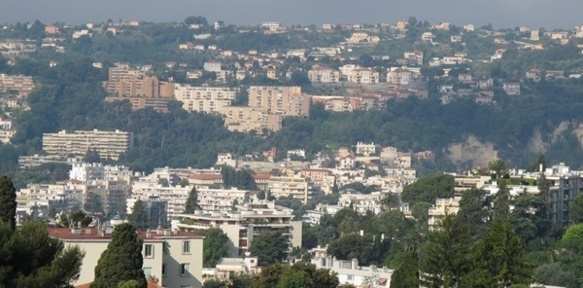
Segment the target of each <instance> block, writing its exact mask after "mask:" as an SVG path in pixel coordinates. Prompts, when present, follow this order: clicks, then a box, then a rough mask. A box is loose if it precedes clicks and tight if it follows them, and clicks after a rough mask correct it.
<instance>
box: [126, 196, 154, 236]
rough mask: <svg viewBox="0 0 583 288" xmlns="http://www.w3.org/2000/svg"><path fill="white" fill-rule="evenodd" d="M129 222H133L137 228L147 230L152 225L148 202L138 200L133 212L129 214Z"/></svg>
mask: <svg viewBox="0 0 583 288" xmlns="http://www.w3.org/2000/svg"><path fill="white" fill-rule="evenodd" d="M128 222H129V223H130V224H132V225H133V226H134V227H135V228H136V229H137V230H146V229H148V228H157V227H150V221H149V219H148V212H146V203H144V201H142V200H139V199H138V200H136V202H135V203H134V207H133V209H132V213H131V214H130V215H128Z"/></svg>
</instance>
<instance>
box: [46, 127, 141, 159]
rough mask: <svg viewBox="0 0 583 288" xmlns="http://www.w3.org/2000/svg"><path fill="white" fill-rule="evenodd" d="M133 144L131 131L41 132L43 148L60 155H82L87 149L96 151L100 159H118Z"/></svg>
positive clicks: (49, 152)
mask: <svg viewBox="0 0 583 288" xmlns="http://www.w3.org/2000/svg"><path fill="white" fill-rule="evenodd" d="M133 146H134V135H133V133H131V132H124V131H120V130H115V131H100V130H97V129H95V130H93V131H82V130H77V131H74V132H73V133H67V131H65V130H62V131H60V132H58V133H44V134H43V150H44V151H45V152H47V153H48V154H49V155H59V156H62V157H65V156H67V155H70V154H74V155H79V156H83V155H85V154H86V153H87V151H96V152H98V153H99V156H100V157H101V159H111V160H119V156H120V155H121V154H122V153H125V152H127V151H128V150H129V149H130V148H132V147H133Z"/></svg>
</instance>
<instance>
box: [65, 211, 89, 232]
mask: <svg viewBox="0 0 583 288" xmlns="http://www.w3.org/2000/svg"><path fill="white" fill-rule="evenodd" d="M92 221H93V217H91V216H89V215H87V214H86V213H85V212H83V211H82V210H77V211H73V212H71V214H64V213H63V214H61V216H60V217H59V222H60V226H62V227H67V228H68V227H81V228H85V227H87V226H89V224H91V222H92Z"/></svg>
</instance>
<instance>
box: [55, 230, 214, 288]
mask: <svg viewBox="0 0 583 288" xmlns="http://www.w3.org/2000/svg"><path fill="white" fill-rule="evenodd" d="M110 233H111V228H109V231H107V232H105V233H104V232H102V231H98V230H97V229H96V228H87V229H68V228H49V235H51V237H54V238H58V239H61V240H62V241H63V242H64V243H65V247H70V246H78V247H79V248H81V250H82V251H84V252H85V257H83V262H82V265H81V273H80V275H79V279H77V280H76V281H75V282H74V283H73V285H81V284H86V283H90V282H93V280H94V278H95V266H97V262H98V261H99V258H100V257H101V254H102V253H103V252H104V251H105V250H106V249H107V245H108V244H109V242H110V241H111V234H110ZM138 237H139V238H141V239H142V240H143V241H144V248H143V250H142V255H143V257H144V264H143V270H144V274H145V275H146V277H148V276H153V277H156V278H157V279H159V281H160V282H159V284H160V285H162V286H164V287H179V288H200V287H202V286H203V285H202V284H203V281H202V263H203V239H204V237H201V236H197V235H195V234H193V233H189V232H183V231H169V230H154V231H140V232H139V234H138Z"/></svg>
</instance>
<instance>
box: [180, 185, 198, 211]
mask: <svg viewBox="0 0 583 288" xmlns="http://www.w3.org/2000/svg"><path fill="white" fill-rule="evenodd" d="M196 210H200V205H198V192H197V191H196V187H194V186H193V187H192V189H190V193H188V198H187V199H186V204H184V212H183V213H184V214H194V211H196Z"/></svg>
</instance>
